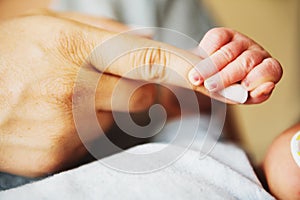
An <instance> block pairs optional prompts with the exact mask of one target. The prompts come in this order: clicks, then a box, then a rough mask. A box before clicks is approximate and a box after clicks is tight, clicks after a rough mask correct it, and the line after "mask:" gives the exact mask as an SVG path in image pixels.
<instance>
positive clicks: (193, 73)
mask: <svg viewBox="0 0 300 200" xmlns="http://www.w3.org/2000/svg"><path fill="white" fill-rule="evenodd" d="M188 79H189V81H190V83H191V84H192V85H194V86H199V85H200V84H201V83H202V82H203V80H202V78H201V76H200V74H199V73H198V72H197V70H196V69H194V68H193V69H191V70H190V71H189V74H188Z"/></svg>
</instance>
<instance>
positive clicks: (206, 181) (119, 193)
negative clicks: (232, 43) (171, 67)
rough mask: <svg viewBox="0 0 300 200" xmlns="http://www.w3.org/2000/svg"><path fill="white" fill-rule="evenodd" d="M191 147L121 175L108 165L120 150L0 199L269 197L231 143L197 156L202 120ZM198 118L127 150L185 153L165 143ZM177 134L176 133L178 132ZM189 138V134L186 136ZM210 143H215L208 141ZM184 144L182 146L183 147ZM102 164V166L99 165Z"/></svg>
mask: <svg viewBox="0 0 300 200" xmlns="http://www.w3.org/2000/svg"><path fill="white" fill-rule="evenodd" d="M202 118H204V119H202V120H201V121H202V122H203V124H202V123H200V124H199V125H200V128H199V130H198V131H197V135H196V138H195V140H194V143H193V145H191V146H189V148H188V149H187V151H185V153H184V154H183V155H182V156H181V157H179V159H178V160H176V161H175V162H173V163H171V164H170V165H167V166H165V167H164V168H162V169H160V170H157V171H154V172H151V173H145V174H133V173H124V172H120V171H116V170H115V169H111V168H110V167H108V166H107V163H111V162H112V163H114V161H116V160H122V159H123V160H124V154H125V152H122V153H118V154H115V155H112V156H110V157H107V158H104V159H102V161H101V162H100V161H96V162H93V163H90V164H87V165H84V166H82V167H79V168H77V169H73V170H70V171H67V172H62V173H60V174H57V175H54V176H52V177H50V178H47V179H44V180H42V181H38V182H35V183H32V184H28V185H24V186H21V187H19V188H15V189H11V190H7V191H4V192H1V193H0V199H7V200H10V199H11V200H13V199H49V200H50V199H65V200H77V199H78V200H79V199H95V200H96V199H247V200H251V199H253V200H254V199H255V200H257V199H262V200H267V199H274V198H273V197H272V196H271V195H269V194H268V193H267V192H266V191H265V190H264V189H263V188H262V186H261V184H260V182H259V181H258V179H257V177H256V176H255V174H254V172H253V169H252V167H251V165H250V163H249V161H248V159H247V157H246V155H245V153H244V152H243V151H242V150H240V149H239V148H237V147H236V146H234V145H232V144H224V143H216V145H214V148H213V150H212V151H211V152H210V153H209V155H206V156H204V157H203V156H202V155H201V154H200V152H201V143H202V142H203V140H204V138H205V137H204V135H205V132H206V130H207V129H206V127H207V126H206V124H207V123H205V122H207V120H208V119H207V118H206V117H202ZM197 119H198V118H197V117H195V116H191V117H186V118H184V119H183V120H173V121H172V122H170V123H168V124H167V125H166V126H165V127H164V129H163V130H162V131H161V133H160V134H161V135H165V136H160V137H158V138H157V139H156V140H158V141H160V143H150V144H145V145H140V146H137V147H134V148H131V149H129V150H127V151H126V152H130V153H133V154H151V153H153V152H156V151H160V150H161V149H164V148H166V147H168V148H170V149H171V152H178V151H179V152H180V151H182V152H183V150H185V149H182V148H183V147H180V145H181V144H179V143H178V144H176V145H170V144H167V143H166V142H167V141H171V139H170V138H172V137H175V136H176V135H177V134H178V133H177V130H178V126H184V127H183V129H182V130H185V133H191V132H193V130H191V128H190V127H192V125H191V124H189V123H191V122H195V120H197ZM179 134H180V133H179ZM188 137H189V136H188ZM210 140H212V141H215V140H214V139H212V138H210ZM182 144H184V142H183V143H182ZM164 159H165V157H164V156H163V157H160V158H158V159H138V160H135V161H134V163H133V162H130V161H128V162H129V163H128V162H127V163H126V160H124V162H123V164H124V165H128V166H130V165H132V166H133V167H132V168H134V167H135V166H155V165H156V164H159V163H160V162H164ZM103 162H104V163H106V164H105V165H104V164H103Z"/></svg>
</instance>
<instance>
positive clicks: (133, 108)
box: [95, 74, 156, 112]
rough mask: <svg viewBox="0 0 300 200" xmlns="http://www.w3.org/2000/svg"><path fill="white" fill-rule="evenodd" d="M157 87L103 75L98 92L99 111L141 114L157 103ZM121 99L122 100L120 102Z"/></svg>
mask: <svg viewBox="0 0 300 200" xmlns="http://www.w3.org/2000/svg"><path fill="white" fill-rule="evenodd" d="M155 97H156V86H155V85H154V84H145V83H141V82H137V81H133V80H129V79H122V78H120V77H118V76H114V75H107V74H102V75H101V77H100V79H99V82H98V87H97V90H96V99H95V105H96V109H97V110H102V111H103V110H105V111H112V110H113V111H128V110H129V111H130V112H139V111H143V110H146V109H148V108H149V107H150V106H151V105H153V103H154V102H155ZM120 99H121V100H120Z"/></svg>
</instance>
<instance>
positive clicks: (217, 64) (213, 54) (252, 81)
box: [189, 28, 282, 104]
mask: <svg viewBox="0 0 300 200" xmlns="http://www.w3.org/2000/svg"><path fill="white" fill-rule="evenodd" d="M197 50H198V51H199V54H200V56H201V57H203V58H204V59H203V60H202V61H201V62H200V63H199V64H198V65H197V66H196V67H195V68H194V69H192V70H191V71H190V73H189V79H190V80H191V82H192V83H193V84H194V85H196V86H198V85H201V84H204V86H205V88H206V89H207V90H208V91H210V92H217V91H220V90H221V89H223V88H226V87H228V86H230V85H232V84H234V83H241V85H242V86H243V87H244V88H245V89H246V90H247V91H248V92H249V97H248V100H247V102H246V103H250V104H251V103H261V102H263V101H265V100H266V99H268V98H269V96H270V95H271V93H272V91H273V89H274V87H275V84H276V83H277V82H278V81H279V80H280V78H281V76H282V68H281V65H280V63H279V62H278V61H277V60H276V59H274V58H273V57H272V56H271V55H270V54H269V53H268V52H267V51H266V50H265V49H263V48H262V47H261V46H260V45H259V44H257V43H256V42H255V41H253V40H251V39H250V38H248V37H247V36H245V35H243V34H241V33H239V32H237V31H234V30H231V29H228V28H214V29H212V30H210V31H208V32H207V33H206V35H205V36H204V38H203V39H202V41H201V42H200V44H199V47H198V49H197Z"/></svg>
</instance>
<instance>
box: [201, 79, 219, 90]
mask: <svg viewBox="0 0 300 200" xmlns="http://www.w3.org/2000/svg"><path fill="white" fill-rule="evenodd" d="M204 87H205V88H206V89H207V90H208V91H210V92H214V91H215V90H216V89H217V87H218V84H217V82H216V81H215V80H212V79H207V80H206V81H204Z"/></svg>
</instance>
